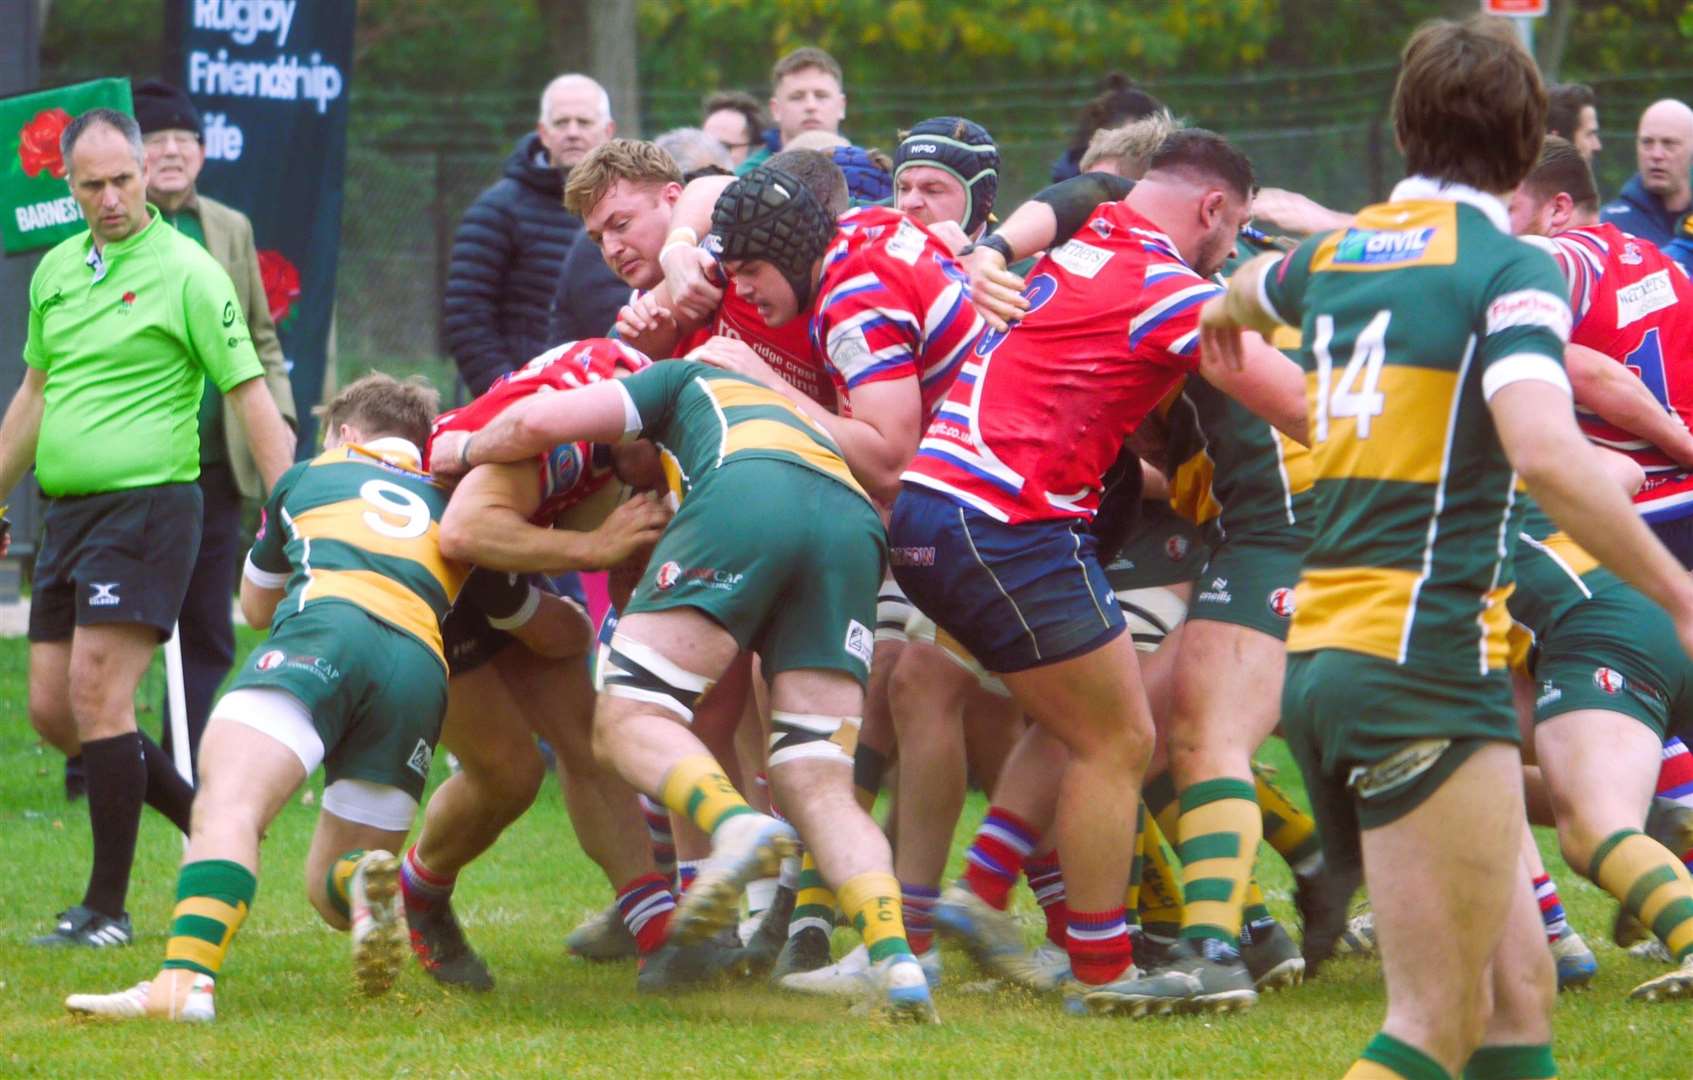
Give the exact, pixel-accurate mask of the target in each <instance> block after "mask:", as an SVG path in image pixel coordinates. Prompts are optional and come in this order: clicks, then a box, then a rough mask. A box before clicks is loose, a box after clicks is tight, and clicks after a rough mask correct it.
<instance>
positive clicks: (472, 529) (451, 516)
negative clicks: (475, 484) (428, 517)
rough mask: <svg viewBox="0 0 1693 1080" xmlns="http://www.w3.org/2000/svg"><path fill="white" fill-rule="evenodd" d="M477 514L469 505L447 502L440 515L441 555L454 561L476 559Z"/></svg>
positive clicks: (477, 552) (479, 545)
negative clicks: (444, 511) (443, 512)
mask: <svg viewBox="0 0 1693 1080" xmlns="http://www.w3.org/2000/svg"><path fill="white" fill-rule="evenodd" d="M477 517H478V515H477V514H476V513H475V512H474V511H473V510H471V509H470V508H469V507H464V506H460V505H459V504H458V503H456V502H450V503H448V504H447V512H446V513H445V514H443V515H441V530H440V543H441V556H442V557H443V558H446V559H452V560H454V561H456V562H470V563H473V562H475V561H476V557H477V555H478V554H480V553H481V544H480V543H479V542H478V541H479V537H478V535H477V528H476V520H477Z"/></svg>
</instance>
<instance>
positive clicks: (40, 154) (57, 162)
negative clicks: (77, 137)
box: [18, 109, 71, 180]
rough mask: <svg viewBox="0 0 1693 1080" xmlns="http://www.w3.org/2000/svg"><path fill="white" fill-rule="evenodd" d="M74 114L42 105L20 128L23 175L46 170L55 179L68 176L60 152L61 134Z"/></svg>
mask: <svg viewBox="0 0 1693 1080" xmlns="http://www.w3.org/2000/svg"><path fill="white" fill-rule="evenodd" d="M70 124H71V114H70V113H68V112H66V111H65V110H63V109H43V110H41V111H40V112H38V113H36V114H35V118H34V119H33V120H31V121H30V122H29V123H27V124H25V125H24V126H23V130H21V131H19V132H18V160H19V161H21V162H23V167H24V175H26V176H40V175H41V174H42V173H46V174H47V175H48V176H51V177H53V178H54V179H55V180H63V179H64V178H65V158H64V155H63V154H61V153H59V136H61V135H63V134H64V133H65V129H66V128H67V127H70Z"/></svg>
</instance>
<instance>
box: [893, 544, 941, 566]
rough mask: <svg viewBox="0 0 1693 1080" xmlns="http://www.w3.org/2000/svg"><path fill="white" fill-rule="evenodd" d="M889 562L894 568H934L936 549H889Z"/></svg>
mask: <svg viewBox="0 0 1693 1080" xmlns="http://www.w3.org/2000/svg"><path fill="white" fill-rule="evenodd" d="M888 562H889V564H890V565H893V566H933V565H935V549H934V548H932V547H891V548H889V549H888Z"/></svg>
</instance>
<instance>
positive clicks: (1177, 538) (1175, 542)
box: [1164, 533, 1193, 562]
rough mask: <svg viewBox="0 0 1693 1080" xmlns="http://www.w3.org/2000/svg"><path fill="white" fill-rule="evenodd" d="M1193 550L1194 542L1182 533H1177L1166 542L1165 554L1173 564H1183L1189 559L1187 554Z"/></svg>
mask: <svg viewBox="0 0 1693 1080" xmlns="http://www.w3.org/2000/svg"><path fill="white" fill-rule="evenodd" d="M1192 549H1193V542H1192V541H1191V540H1189V539H1188V538H1187V537H1185V536H1183V535H1182V534H1181V533H1176V534H1174V535H1173V536H1170V537H1169V538H1168V539H1166V540H1165V541H1164V554H1166V555H1168V556H1169V557H1170V561H1171V562H1181V561H1182V560H1183V559H1185V558H1187V553H1188V552H1189V551H1191V550H1192Z"/></svg>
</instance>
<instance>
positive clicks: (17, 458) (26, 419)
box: [0, 367, 47, 493]
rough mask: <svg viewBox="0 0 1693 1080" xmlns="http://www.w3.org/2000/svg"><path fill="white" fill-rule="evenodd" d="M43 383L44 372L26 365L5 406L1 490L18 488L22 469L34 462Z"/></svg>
mask: <svg viewBox="0 0 1693 1080" xmlns="http://www.w3.org/2000/svg"><path fill="white" fill-rule="evenodd" d="M46 385H47V372H45V371H43V370H42V369H41V368H36V367H26V368H25V369H24V381H23V383H22V384H21V385H20V386H19V387H18V392H17V393H16V394H13V395H12V403H11V404H10V405H8V406H6V418H5V420H3V421H0V493H4V492H8V491H11V490H12V489H13V488H15V487H17V486H18V481H19V480H22V479H23V475H24V471H25V470H26V469H28V468H29V467H30V466H31V465H32V464H34V463H35V443H36V440H37V439H39V438H40V436H41V412H42V409H43V407H44V406H45V404H46V401H45V399H44V398H43V397H42V395H41V391H42V388H43V387H45V386H46Z"/></svg>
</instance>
